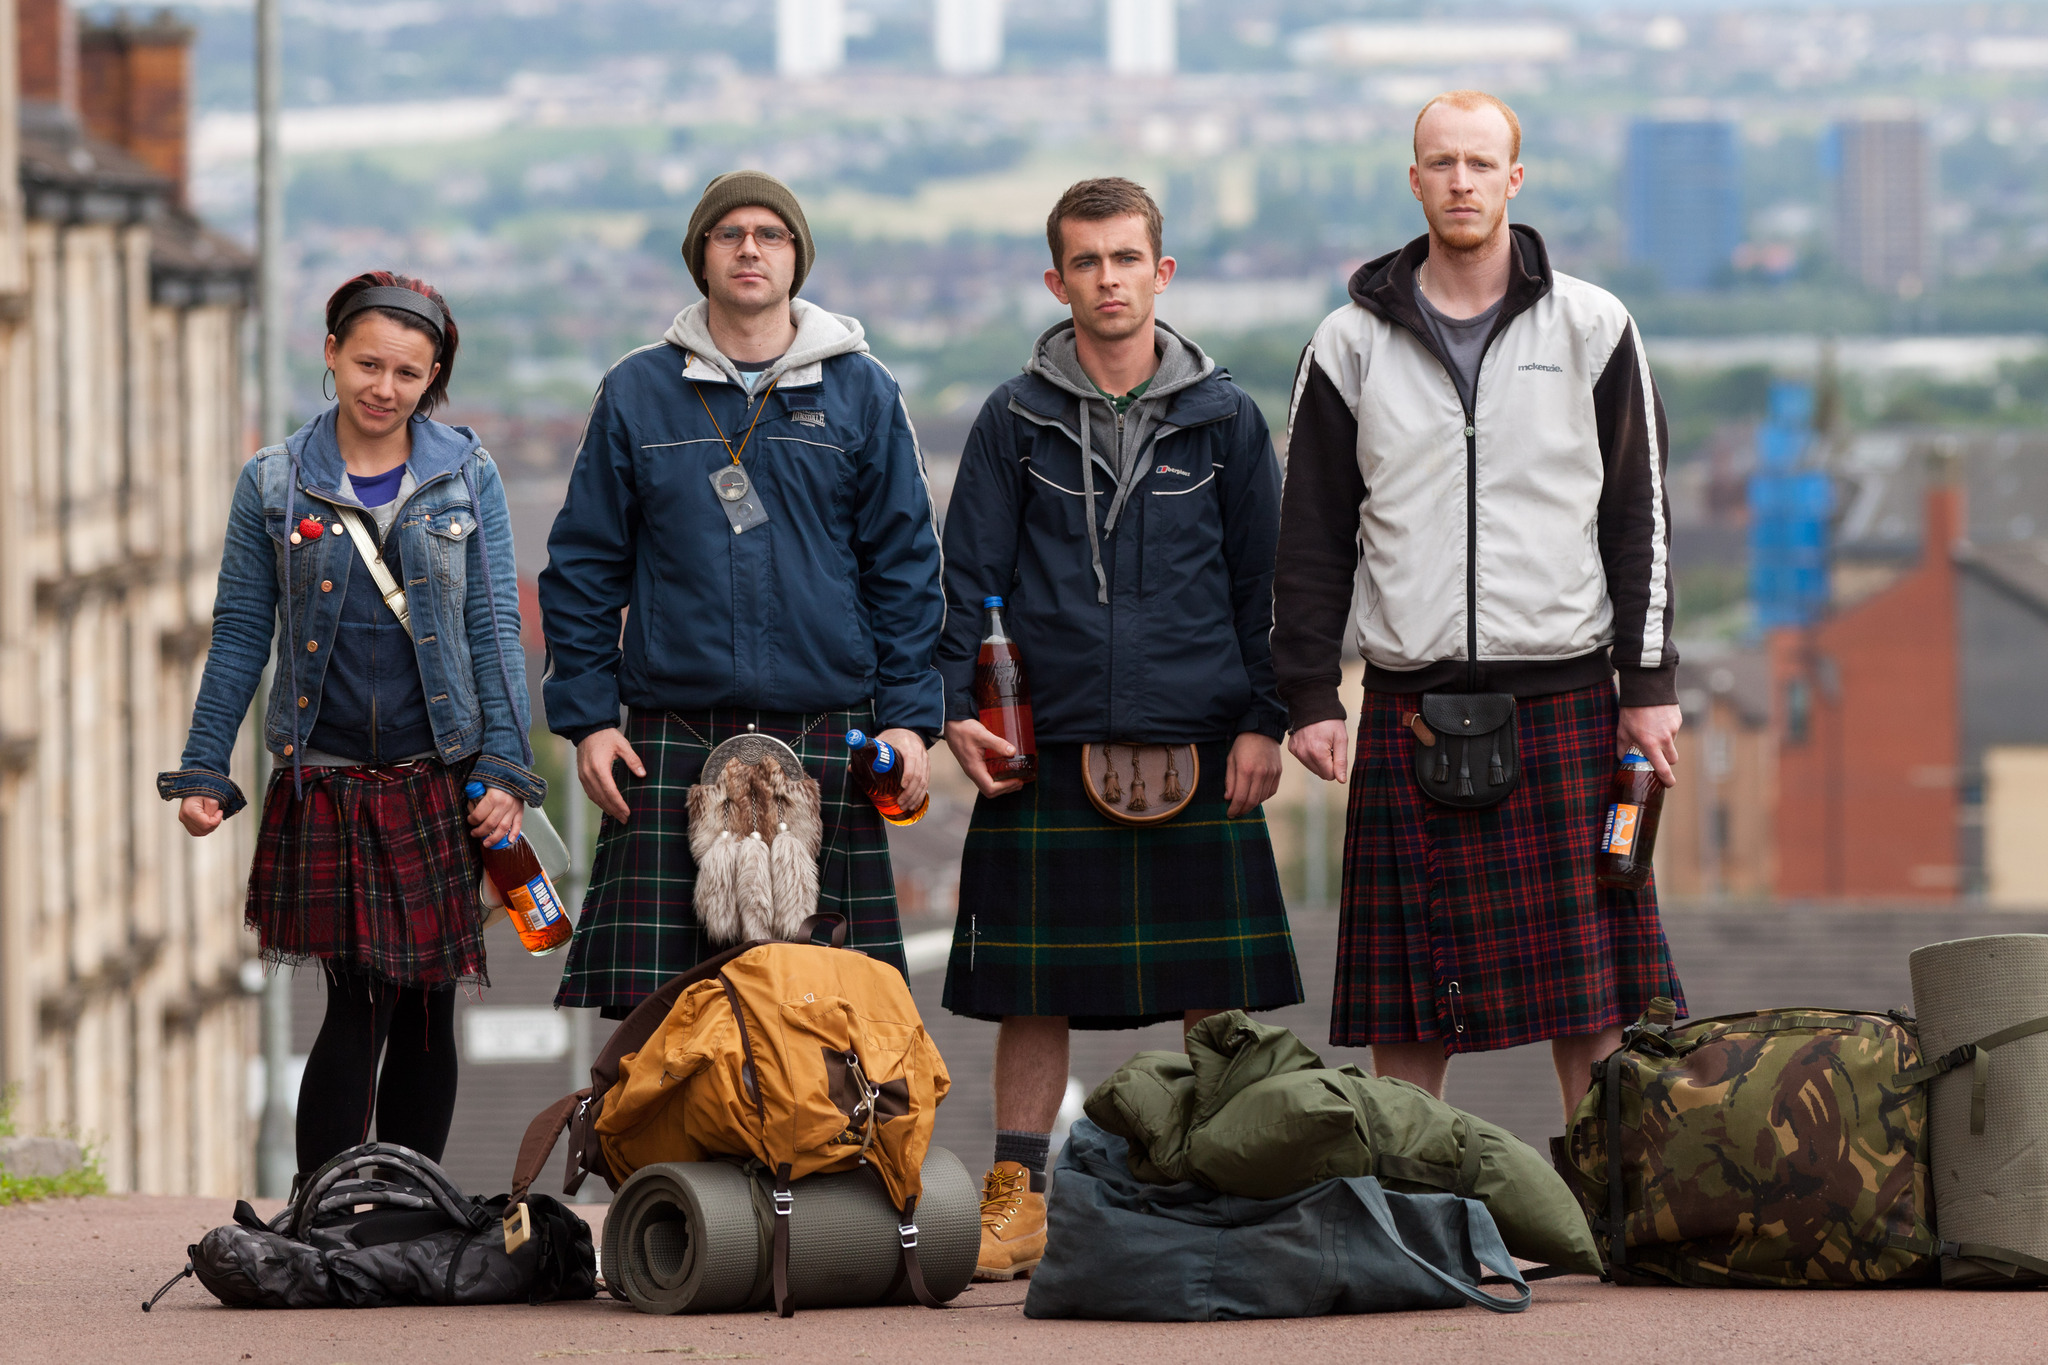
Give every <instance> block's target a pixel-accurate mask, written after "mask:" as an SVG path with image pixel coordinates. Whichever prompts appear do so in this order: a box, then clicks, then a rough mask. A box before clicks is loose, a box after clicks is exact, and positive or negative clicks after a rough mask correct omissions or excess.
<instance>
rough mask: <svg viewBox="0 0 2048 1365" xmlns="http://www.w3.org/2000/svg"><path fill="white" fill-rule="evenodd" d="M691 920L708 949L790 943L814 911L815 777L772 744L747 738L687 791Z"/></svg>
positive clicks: (722, 750) (716, 752) (728, 747)
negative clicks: (693, 876) (693, 885)
mask: <svg viewBox="0 0 2048 1365" xmlns="http://www.w3.org/2000/svg"><path fill="white" fill-rule="evenodd" d="M689 811H690V854H691V856H692V857H694V858H695V859H696V860H697V891H696V907H697V923H698V924H699V925H701V926H702V927H703V930H704V933H705V935H706V937H707V938H709V940H710V941H711V942H712V943H715V944H729V943H742V942H747V941H750V940H753V939H794V938H796V937H798V936H799V932H800V930H801V927H802V925H803V922H804V921H805V920H806V919H808V918H810V917H811V915H812V914H814V913H816V911H817V909H818V850H819V848H820V847H821V846H822V845H823V843H824V838H825V821H824V815H823V809H822V797H821V795H820V792H819V790H818V781H817V779H816V778H814V777H811V776H810V775H808V774H807V773H805V772H804V767H803V762H802V760H800V759H798V758H797V756H796V751H795V750H793V749H791V748H790V747H789V746H788V745H787V744H784V743H783V742H782V741H781V740H779V739H773V738H771V737H769V736H767V735H761V734H746V735H740V736H738V737H736V738H733V739H729V740H727V741H726V742H725V743H723V744H721V745H719V746H718V747H717V748H715V749H713V750H712V751H711V756H710V757H709V758H707V759H705V760H704V772H703V776H702V777H701V778H700V780H699V781H698V783H697V785H695V786H693V787H691V788H690V796H689Z"/></svg>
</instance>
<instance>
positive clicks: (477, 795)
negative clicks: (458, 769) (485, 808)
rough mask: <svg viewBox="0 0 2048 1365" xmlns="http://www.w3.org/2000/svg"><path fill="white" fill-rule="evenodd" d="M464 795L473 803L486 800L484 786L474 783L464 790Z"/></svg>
mask: <svg viewBox="0 0 2048 1365" xmlns="http://www.w3.org/2000/svg"><path fill="white" fill-rule="evenodd" d="M462 794H463V795H464V796H466V797H468V798H469V799H470V800H472V801H481V800H483V799H484V784H483V783H481V782H472V783H470V784H469V785H468V786H466V787H464V788H463V789H462Z"/></svg>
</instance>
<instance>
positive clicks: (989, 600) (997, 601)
mask: <svg viewBox="0 0 2048 1365" xmlns="http://www.w3.org/2000/svg"><path fill="white" fill-rule="evenodd" d="M981 605H982V606H984V607H1000V606H1001V605H1003V599H1002V598H1000V597H984V598H982V599H981Z"/></svg>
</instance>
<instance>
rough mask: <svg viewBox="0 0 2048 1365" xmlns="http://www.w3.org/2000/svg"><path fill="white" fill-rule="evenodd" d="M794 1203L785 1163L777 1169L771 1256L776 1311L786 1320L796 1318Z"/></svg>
mask: <svg viewBox="0 0 2048 1365" xmlns="http://www.w3.org/2000/svg"><path fill="white" fill-rule="evenodd" d="M794 1202H795V1200H794V1197H793V1196H792V1195H791V1194H790V1192H789V1163H788V1162H787V1161H785V1162H783V1163H782V1164H781V1165H780V1166H777V1167H776V1168H775V1237H774V1247H773V1249H772V1250H771V1252H770V1254H769V1261H770V1263H771V1264H772V1265H773V1267H774V1275H775V1311H776V1312H778V1313H780V1314H781V1315H782V1316H783V1317H785V1318H789V1317H795V1316H796V1298H795V1296H793V1295H792V1294H791V1293H790V1292H789V1209H790V1205H791V1204H792V1203H794Z"/></svg>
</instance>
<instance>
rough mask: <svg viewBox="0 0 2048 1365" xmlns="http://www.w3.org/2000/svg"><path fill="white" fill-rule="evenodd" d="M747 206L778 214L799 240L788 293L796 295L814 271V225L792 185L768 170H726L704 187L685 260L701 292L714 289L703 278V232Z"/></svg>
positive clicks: (692, 220) (688, 233)
mask: <svg viewBox="0 0 2048 1365" xmlns="http://www.w3.org/2000/svg"><path fill="white" fill-rule="evenodd" d="M744 208H763V209H767V210H769V211H770V212H771V213H774V214H776V215H777V216H778V217H780V218H781V219H782V221H783V223H784V225H785V226H787V227H788V228H789V231H790V234H791V235H792V236H793V237H794V238H795V239H796V278H795V279H794V280H792V281H791V282H790V286H789V292H790V293H791V294H795V293H796V291H797V290H799V289H801V288H803V287H804V276H806V275H808V274H810V273H811V258H812V255H813V248H812V245H811V226H810V224H809V223H806V222H805V221H804V211H803V207H802V206H801V205H799V204H798V203H797V202H796V196H795V195H794V194H791V193H790V192H789V186H787V185H785V184H783V183H782V182H781V181H780V180H777V179H776V178H775V177H774V176H772V175H769V174H768V173H767V172H766V171H727V172H726V173H725V174H724V175H721V176H719V177H718V178H717V179H715V180H713V181H712V182H711V183H710V184H708V185H706V186H705V187H704V197H703V198H702V199H699V200H698V201H697V207H696V210H695V211H694V212H692V213H691V214H690V226H689V230H688V231H686V232H685V233H684V234H683V260H684V261H686V262H688V263H689V267H690V278H691V279H693V280H695V281H696V282H697V289H698V292H700V293H703V294H706V295H708V294H710V292H711V289H710V286H709V285H707V284H706V283H705V280H704V234H705V233H707V232H709V231H711V229H713V228H714V227H717V226H718V221H719V220H720V219H721V218H723V217H725V215H726V214H728V213H731V212H732V211H733V210H734V209H744Z"/></svg>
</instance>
